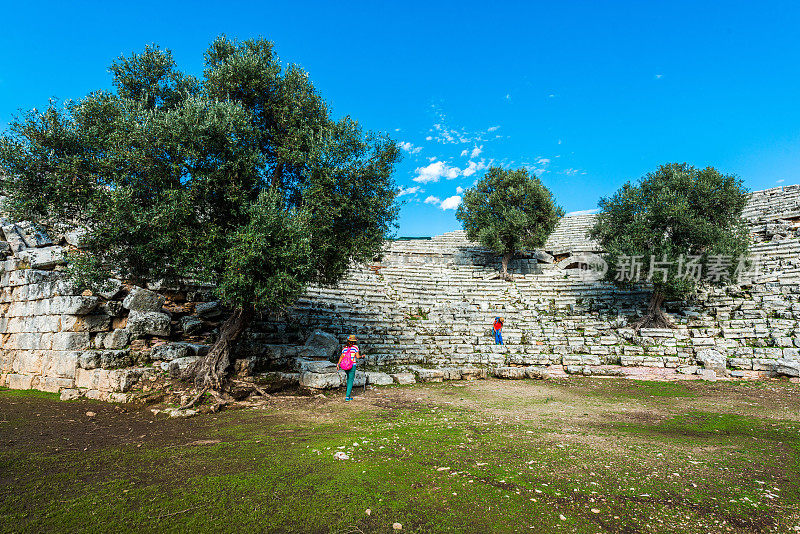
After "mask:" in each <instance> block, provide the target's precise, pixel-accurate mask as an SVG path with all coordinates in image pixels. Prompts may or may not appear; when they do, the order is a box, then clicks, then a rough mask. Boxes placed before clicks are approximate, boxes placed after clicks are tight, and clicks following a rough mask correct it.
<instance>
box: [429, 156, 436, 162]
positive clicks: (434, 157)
mask: <svg viewBox="0 0 800 534" xmlns="http://www.w3.org/2000/svg"><path fill="white" fill-rule="evenodd" d="M428 161H436V156H431V157H429V158H428Z"/></svg>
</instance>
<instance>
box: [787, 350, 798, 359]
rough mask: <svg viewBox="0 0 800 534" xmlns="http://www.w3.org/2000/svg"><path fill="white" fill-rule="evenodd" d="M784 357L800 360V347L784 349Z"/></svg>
mask: <svg viewBox="0 0 800 534" xmlns="http://www.w3.org/2000/svg"><path fill="white" fill-rule="evenodd" d="M783 358H784V359H786V360H800V349H783Z"/></svg>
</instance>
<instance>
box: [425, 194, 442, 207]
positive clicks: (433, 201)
mask: <svg viewBox="0 0 800 534" xmlns="http://www.w3.org/2000/svg"><path fill="white" fill-rule="evenodd" d="M441 203H442V201H441V200H439V197H435V196H433V195H431V196H429V197H428V198H426V199H425V204H435V205H437V206H438V205H439V204H441Z"/></svg>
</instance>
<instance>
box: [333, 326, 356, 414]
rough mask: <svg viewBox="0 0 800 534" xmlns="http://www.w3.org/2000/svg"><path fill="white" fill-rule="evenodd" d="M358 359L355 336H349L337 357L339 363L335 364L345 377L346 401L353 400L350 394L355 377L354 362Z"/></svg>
mask: <svg viewBox="0 0 800 534" xmlns="http://www.w3.org/2000/svg"><path fill="white" fill-rule="evenodd" d="M359 358H361V353H360V352H359V351H358V347H357V346H356V336H354V335H350V336H348V338H347V343H345V345H344V348H343V349H342V354H341V356H339V362H338V363H337V364H336V366H337V367H338V368H339V369H341V370H342V371H344V372H345V374H346V375H347V394H346V396H345V398H344V400H346V401H350V400H353V397H351V396H350V392H351V391H352V390H353V380H354V379H355V377H356V360H357V359H359Z"/></svg>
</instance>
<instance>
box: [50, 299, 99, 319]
mask: <svg viewBox="0 0 800 534" xmlns="http://www.w3.org/2000/svg"><path fill="white" fill-rule="evenodd" d="M99 303H100V299H99V298H97V297H92V296H89V297H85V296H80V295H68V296H57V297H53V298H52V299H51V300H50V313H51V314H53V315H87V314H89V313H90V312H91V311H92V310H94V309H95V308H96V307H97V305H98V304H99Z"/></svg>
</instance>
